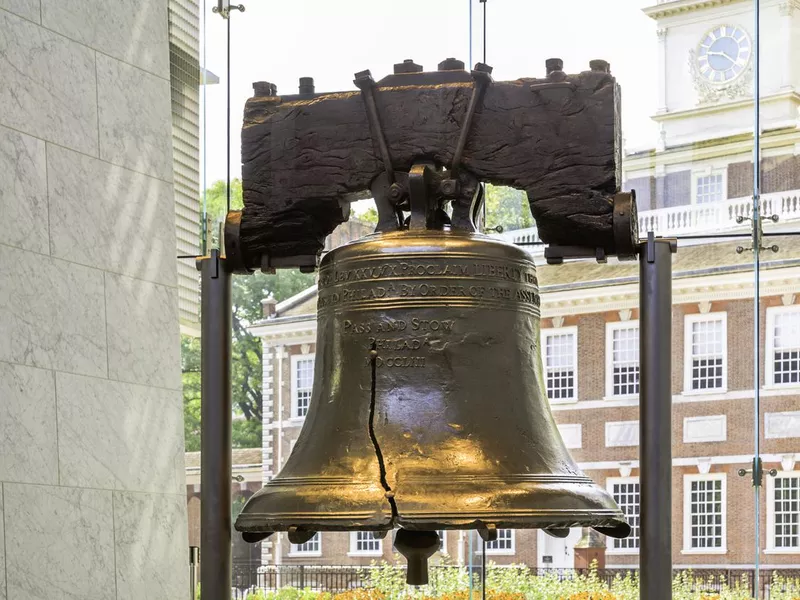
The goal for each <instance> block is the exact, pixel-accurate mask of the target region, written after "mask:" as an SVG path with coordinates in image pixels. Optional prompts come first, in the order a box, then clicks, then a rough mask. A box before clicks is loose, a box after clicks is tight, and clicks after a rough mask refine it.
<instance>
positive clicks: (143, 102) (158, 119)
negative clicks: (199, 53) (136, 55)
mask: <svg viewBox="0 0 800 600" xmlns="http://www.w3.org/2000/svg"><path fill="white" fill-rule="evenodd" d="M112 6H115V5H112ZM97 97H98V104H99V112H100V119H99V122H100V158H102V159H103V160H107V161H109V162H111V163H114V164H115V165H122V166H123V167H127V168H129V169H132V170H134V171H137V172H139V173H144V174H146V175H152V176H153V177H158V178H160V179H163V180H165V181H172V167H173V165H172V120H171V108H170V104H169V103H170V88H169V81H168V80H166V79H162V78H161V77H156V76H155V75H151V74H150V73H147V72H145V71H142V70H141V69H138V68H136V67H132V66H130V65H128V64H126V63H123V62H120V61H118V60H115V59H113V58H110V57H108V56H105V55H103V54H98V55H97ZM170 222H172V219H170Z"/></svg>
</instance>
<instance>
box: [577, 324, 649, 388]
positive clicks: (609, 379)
mask: <svg viewBox="0 0 800 600" xmlns="http://www.w3.org/2000/svg"><path fill="white" fill-rule="evenodd" d="M632 327H636V328H637V329H638V328H639V321H638V319H637V320H635V321H612V322H610V323H606V397H605V399H611V398H613V399H614V400H618V399H623V398H638V397H639V394H614V373H613V369H614V332H615V331H617V330H619V329H631V328H632ZM576 346H577V344H576ZM640 359H641V357H640ZM640 365H641V360H640ZM640 377H641V366H640Z"/></svg>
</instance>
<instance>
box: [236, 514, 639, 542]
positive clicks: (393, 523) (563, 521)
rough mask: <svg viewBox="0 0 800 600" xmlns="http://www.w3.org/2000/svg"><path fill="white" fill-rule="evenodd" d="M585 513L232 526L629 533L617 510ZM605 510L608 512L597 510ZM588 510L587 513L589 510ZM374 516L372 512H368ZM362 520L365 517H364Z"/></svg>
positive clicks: (266, 518)
mask: <svg viewBox="0 0 800 600" xmlns="http://www.w3.org/2000/svg"><path fill="white" fill-rule="evenodd" d="M586 512H587V514H585V515H580V514H576V511H574V510H572V511H565V513H569V515H570V517H568V516H567V515H566V514H564V515H557V513H555V512H554V511H541V513H540V514H539V515H538V517H537V518H535V519H534V518H531V517H530V516H528V518H527V519H525V520H521V519H520V518H519V516H517V517H516V518H510V517H509V515H507V514H505V515H504V514H503V513H502V512H498V513H495V514H493V515H491V516H489V515H484V516H482V517H481V518H470V517H466V516H464V515H462V516H461V517H459V518H445V519H441V518H438V519H437V518H431V517H428V518H426V519H424V520H422V519H414V518H411V519H409V518H408V517H403V516H398V517H395V518H393V519H392V518H390V519H388V520H385V521H383V522H373V523H365V522H362V523H360V524H358V523H353V521H352V520H348V519H342V518H339V519H331V518H309V517H308V516H306V517H305V518H304V517H302V516H300V515H294V516H293V517H288V516H287V517H285V518H279V520H275V514H274V513H270V514H269V515H268V514H258V513H251V514H249V515H247V516H246V517H245V518H242V517H241V515H240V517H239V518H237V519H236V523H235V525H234V528H235V529H236V531H238V532H240V533H274V532H278V531H288V530H289V529H290V528H291V527H302V528H303V529H306V530H309V531H312V530H313V531H391V530H392V529H394V528H396V527H401V528H403V529H407V530H409V531H435V530H439V529H446V530H472V529H484V528H486V526H487V525H488V524H492V525H495V526H496V527H497V528H498V529H572V528H576V527H591V528H593V529H595V530H596V531H598V532H599V533H602V534H603V535H607V536H609V537H614V538H625V537H628V536H629V535H630V533H631V527H630V525H629V524H628V522H627V521H625V519H624V518H623V517H622V516H621V514H618V513H615V512H614V511H586ZM603 512H606V513H608V514H598V513H603ZM589 513H591V514H589ZM372 517H373V518H374V515H372ZM364 520H365V521H366V520H367V519H364Z"/></svg>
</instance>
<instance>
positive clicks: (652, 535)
mask: <svg viewBox="0 0 800 600" xmlns="http://www.w3.org/2000/svg"><path fill="white" fill-rule="evenodd" d="M676 249H677V243H676V241H675V240H674V239H656V238H655V237H654V235H653V232H649V233H648V236H647V241H646V242H642V243H641V244H640V245H639V358H640V365H641V369H640V375H639V393H640V400H639V473H640V475H639V492H640V496H639V497H640V499H641V507H640V521H639V522H640V533H639V540H640V546H641V547H640V549H639V564H640V565H641V572H640V588H639V590H640V591H639V598H642V600H645V599H646V600H669V599H671V598H672V347H671V346H672V253H673V252H675V250H676Z"/></svg>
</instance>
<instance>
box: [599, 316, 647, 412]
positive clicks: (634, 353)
mask: <svg viewBox="0 0 800 600" xmlns="http://www.w3.org/2000/svg"><path fill="white" fill-rule="evenodd" d="M606 365H607V370H606V396H609V397H610V396H635V395H637V394H638V393H639V322H638V321H622V322H620V323H609V324H608V325H607V326H606Z"/></svg>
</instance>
